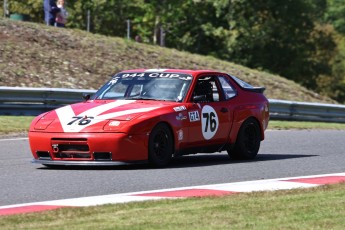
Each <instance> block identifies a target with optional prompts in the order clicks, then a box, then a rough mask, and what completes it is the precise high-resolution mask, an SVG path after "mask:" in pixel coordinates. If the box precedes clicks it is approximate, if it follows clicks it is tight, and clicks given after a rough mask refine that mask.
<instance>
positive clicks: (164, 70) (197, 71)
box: [121, 69, 221, 76]
mask: <svg viewBox="0 0 345 230" xmlns="http://www.w3.org/2000/svg"><path fill="white" fill-rule="evenodd" d="M138 72H162V73H185V74H190V75H192V76H196V75H198V74H201V73H221V72H219V71H215V70H191V69H132V70H124V71H121V73H138Z"/></svg>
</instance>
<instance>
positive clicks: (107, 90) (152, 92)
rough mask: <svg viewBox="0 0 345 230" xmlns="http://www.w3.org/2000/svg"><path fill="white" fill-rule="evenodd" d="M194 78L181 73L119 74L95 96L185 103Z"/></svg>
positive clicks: (98, 97) (96, 97)
mask: <svg viewBox="0 0 345 230" xmlns="http://www.w3.org/2000/svg"><path fill="white" fill-rule="evenodd" d="M191 80H192V76H190V75H188V74H181V73H162V72H142V73H119V74H117V75H115V76H114V77H113V78H112V79H111V80H110V81H108V82H107V83H106V84H105V85H104V86H103V87H102V88H101V89H100V90H98V91H97V93H96V94H95V96H94V99H100V100H118V99H121V100H123V99H125V100H164V101H177V102H180V101H183V99H184V97H185V96H186V93H187V90H188V88H189V85H190V83H191Z"/></svg>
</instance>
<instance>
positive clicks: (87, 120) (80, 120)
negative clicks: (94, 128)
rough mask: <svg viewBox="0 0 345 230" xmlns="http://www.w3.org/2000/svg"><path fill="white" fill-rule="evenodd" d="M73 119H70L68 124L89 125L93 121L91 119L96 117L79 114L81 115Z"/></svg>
mask: <svg viewBox="0 0 345 230" xmlns="http://www.w3.org/2000/svg"><path fill="white" fill-rule="evenodd" d="M72 118H73V120H72V121H70V122H69V123H68V124H67V125H73V124H77V125H87V124H89V123H90V122H91V120H92V119H93V118H94V117H86V116H85V117H82V116H79V117H72Z"/></svg>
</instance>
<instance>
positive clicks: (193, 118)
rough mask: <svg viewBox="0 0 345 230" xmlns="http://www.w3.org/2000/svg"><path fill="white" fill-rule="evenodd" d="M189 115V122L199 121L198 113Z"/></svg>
mask: <svg viewBox="0 0 345 230" xmlns="http://www.w3.org/2000/svg"><path fill="white" fill-rule="evenodd" d="M188 115H189V121H190V122H193V121H200V116H199V112H198V111H191V112H189V113H188Z"/></svg>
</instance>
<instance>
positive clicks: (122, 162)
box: [31, 159, 148, 166]
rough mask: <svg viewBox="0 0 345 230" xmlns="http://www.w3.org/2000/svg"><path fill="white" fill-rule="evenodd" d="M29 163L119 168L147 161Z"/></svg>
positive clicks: (44, 161)
mask: <svg viewBox="0 0 345 230" xmlns="http://www.w3.org/2000/svg"><path fill="white" fill-rule="evenodd" d="M31 162H32V163H36V164H42V165H47V166H119V165H132V164H146V163H147V162H148V161H63V160H40V159H33V160H32V161H31Z"/></svg>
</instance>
